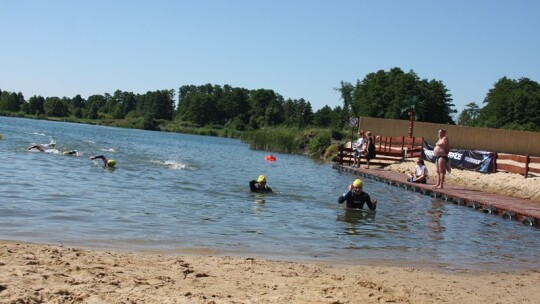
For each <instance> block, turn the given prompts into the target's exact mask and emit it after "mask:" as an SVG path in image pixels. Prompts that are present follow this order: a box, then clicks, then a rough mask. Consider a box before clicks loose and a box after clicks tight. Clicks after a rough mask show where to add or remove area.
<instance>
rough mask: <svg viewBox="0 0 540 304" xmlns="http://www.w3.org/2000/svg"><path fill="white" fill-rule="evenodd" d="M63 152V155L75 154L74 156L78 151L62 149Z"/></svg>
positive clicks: (77, 154)
mask: <svg viewBox="0 0 540 304" xmlns="http://www.w3.org/2000/svg"><path fill="white" fill-rule="evenodd" d="M63 154H64V155H75V156H79V151H77V150H70V151H64V153H63Z"/></svg>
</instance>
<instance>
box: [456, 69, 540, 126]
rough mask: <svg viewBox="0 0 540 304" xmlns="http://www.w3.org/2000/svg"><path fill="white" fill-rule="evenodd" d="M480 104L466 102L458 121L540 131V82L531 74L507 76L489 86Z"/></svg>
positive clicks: (466, 124) (461, 123)
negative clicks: (517, 77)
mask: <svg viewBox="0 0 540 304" xmlns="http://www.w3.org/2000/svg"><path fill="white" fill-rule="evenodd" d="M483 103H484V104H485V106H484V107H483V108H480V107H479V106H478V104H477V103H476V102H471V103H469V104H467V105H466V107H465V109H464V110H463V112H461V114H460V115H459V119H458V124H460V125H464V126H472V127H486V128H501V129H509V130H518V131H534V132H539V131H540V85H539V84H538V83H537V82H535V81H532V80H530V79H529V78H521V79H519V80H514V79H508V78H506V77H503V78H501V79H499V81H497V82H496V83H495V85H494V86H493V88H491V89H490V90H489V92H488V93H487V95H486V98H485V99H484V101H483Z"/></svg>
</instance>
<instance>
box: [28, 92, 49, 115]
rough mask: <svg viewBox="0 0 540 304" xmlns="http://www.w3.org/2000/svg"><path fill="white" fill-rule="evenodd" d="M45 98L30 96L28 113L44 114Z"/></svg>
mask: <svg viewBox="0 0 540 304" xmlns="http://www.w3.org/2000/svg"><path fill="white" fill-rule="evenodd" d="M44 104H45V98H43V97H42V96H36V95H34V96H32V97H30V99H28V114H32V115H41V114H45V108H44Z"/></svg>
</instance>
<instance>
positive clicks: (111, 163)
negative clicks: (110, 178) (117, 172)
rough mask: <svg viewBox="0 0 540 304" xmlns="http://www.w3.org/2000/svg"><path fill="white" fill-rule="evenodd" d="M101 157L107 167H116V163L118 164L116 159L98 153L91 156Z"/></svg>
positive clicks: (92, 158) (94, 157)
mask: <svg viewBox="0 0 540 304" xmlns="http://www.w3.org/2000/svg"><path fill="white" fill-rule="evenodd" d="M98 158H100V159H101V160H102V161H103V167H105V168H107V167H108V168H114V165H116V161H115V160H114V159H107V158H106V157H105V156H103V155H96V156H90V160H94V159H98Z"/></svg>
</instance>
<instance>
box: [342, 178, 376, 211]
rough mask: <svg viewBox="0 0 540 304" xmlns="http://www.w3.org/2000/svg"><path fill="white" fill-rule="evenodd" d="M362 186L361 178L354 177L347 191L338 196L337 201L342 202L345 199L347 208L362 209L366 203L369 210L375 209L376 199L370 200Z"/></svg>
mask: <svg viewBox="0 0 540 304" xmlns="http://www.w3.org/2000/svg"><path fill="white" fill-rule="evenodd" d="M362 186H363V183H362V180H361V179H359V178H357V179H355V180H354V182H353V183H352V185H349V191H347V193H345V194H343V195H341V196H340V197H339V198H338V203H339V204H342V203H343V202H345V201H346V202H347V208H354V209H363V208H364V204H367V206H368V208H369V209H370V210H375V209H376V208H377V200H372V199H371V198H370V197H369V194H367V193H366V192H363V191H362Z"/></svg>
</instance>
